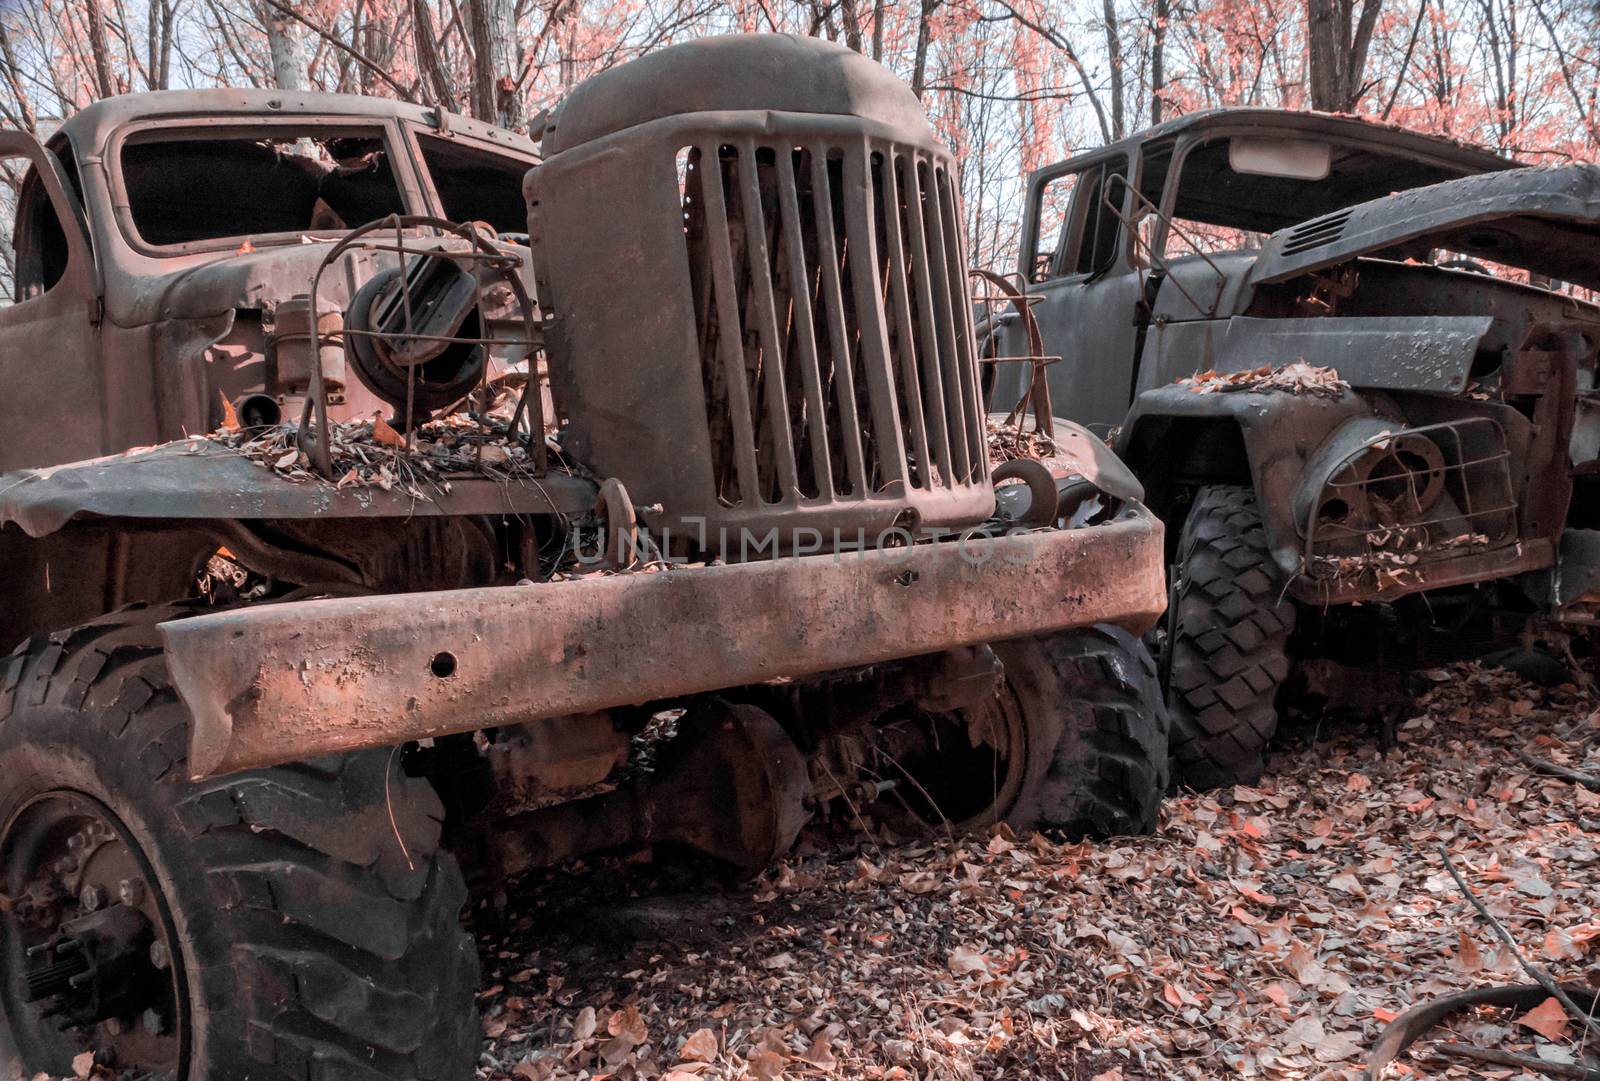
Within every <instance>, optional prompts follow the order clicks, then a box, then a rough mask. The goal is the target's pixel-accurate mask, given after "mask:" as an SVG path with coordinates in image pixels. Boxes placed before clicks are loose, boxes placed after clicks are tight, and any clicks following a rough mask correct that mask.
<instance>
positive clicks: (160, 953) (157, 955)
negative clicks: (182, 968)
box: [150, 939, 172, 972]
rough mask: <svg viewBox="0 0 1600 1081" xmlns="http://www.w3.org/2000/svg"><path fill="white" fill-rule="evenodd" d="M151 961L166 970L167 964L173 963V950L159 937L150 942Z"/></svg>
mask: <svg viewBox="0 0 1600 1081" xmlns="http://www.w3.org/2000/svg"><path fill="white" fill-rule="evenodd" d="M150 963H151V964H152V965H155V966H156V968H158V969H159V970H161V971H162V972H165V971H166V970H167V966H168V965H170V964H172V951H171V950H169V949H167V944H166V943H165V942H162V941H160V940H159V939H158V940H157V941H155V942H152V943H150Z"/></svg>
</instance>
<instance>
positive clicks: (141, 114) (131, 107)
mask: <svg viewBox="0 0 1600 1081" xmlns="http://www.w3.org/2000/svg"><path fill="white" fill-rule="evenodd" d="M252 116H348V117H351V118H352V119H357V120H389V119H392V118H398V119H401V120H409V121H412V122H413V123H417V124H424V125H427V126H428V127H432V128H438V129H441V130H448V131H457V132H461V133H463V134H466V135H470V136H472V137H474V138H477V139H483V140H485V141H487V142H492V143H500V144H501V145H503V146H506V147H507V148H509V149H513V150H516V151H518V152H519V153H523V154H537V153H538V147H537V146H536V145H535V144H534V143H533V141H532V140H530V139H529V138H528V137H527V136H525V135H519V134H517V133H516V132H512V131H507V130H506V129H504V128H497V127H495V126H494V125H492V124H485V123H483V122H482V121H480V120H472V119H469V118H468V117H464V116H460V115H457V114H455V113H450V112H445V111H442V110H439V109H433V108H427V107H424V106H421V105H413V104H411V103H410V102H404V101H396V100H394V99H393V98H376V97H364V96H362V95H359V94H321V93H312V92H305V91H295V92H290V91H282V90H258V89H247V88H218V89H206V90H155V91H150V92H148V93H142V94H119V95H117V96H116V97H111V98H104V99H102V100H100V101H97V102H95V103H93V104H92V105H88V106H86V107H85V108H83V109H82V110H80V111H79V112H78V113H76V114H75V115H73V116H72V117H70V118H69V119H67V120H66V121H65V122H64V123H63V124H62V125H61V127H60V131H61V132H62V133H64V134H65V135H66V136H67V137H68V138H70V139H71V140H72V143H73V145H74V146H76V147H99V146H101V145H102V144H103V143H104V141H105V139H106V138H107V137H108V136H109V135H110V134H111V132H112V131H114V130H115V129H117V128H119V127H121V126H122V125H123V124H126V123H128V122H130V121H134V120H153V119H162V120H168V119H177V118H182V117H195V118H196V119H198V120H201V121H205V120H219V121H225V122H233V121H237V120H240V119H245V118H248V117H252Z"/></svg>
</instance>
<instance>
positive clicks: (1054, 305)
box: [990, 153, 1142, 435]
mask: <svg viewBox="0 0 1600 1081" xmlns="http://www.w3.org/2000/svg"><path fill="white" fill-rule="evenodd" d="M1127 176H1128V157H1127V155H1126V154H1124V153H1113V154H1108V155H1104V156H1101V157H1098V158H1095V159H1092V160H1089V161H1087V162H1083V163H1082V164H1078V163H1074V162H1069V163H1067V164H1066V166H1064V167H1060V168H1058V169H1050V170H1044V171H1042V172H1040V173H1038V174H1036V175H1035V176H1034V178H1033V182H1032V183H1031V184H1030V185H1029V198H1028V214H1027V219H1026V221H1025V223H1024V240H1023V245H1022V259H1023V262H1022V273H1023V277H1024V278H1025V280H1026V281H1027V282H1028V292H1029V293H1030V294H1032V295H1033V296H1035V297H1038V298H1039V299H1038V300H1036V301H1035V302H1034V304H1033V313H1034V317H1035V318H1036V319H1037V320H1038V322H1039V331H1040V334H1041V335H1042V336H1043V338H1044V351H1045V353H1046V354H1047V355H1052V356H1060V357H1061V360H1060V361H1059V362H1058V363H1056V364H1053V365H1051V366H1050V368H1049V369H1048V372H1049V381H1050V398H1051V406H1052V408H1053V410H1054V412H1055V414H1056V415H1057V416H1061V417H1066V418H1068V419H1070V420H1075V421H1077V422H1079V423H1080V424H1084V425H1087V426H1088V427H1090V428H1091V429H1092V430H1094V431H1095V432H1097V433H1099V434H1102V435H1103V434H1105V433H1106V432H1107V431H1108V430H1109V429H1110V428H1112V427H1113V426H1115V425H1117V424H1120V423H1121V422H1122V418H1123V415H1124V414H1125V413H1127V411H1128V404H1129V402H1130V400H1131V397H1130V395H1131V388H1132V383H1133V365H1134V350H1135V348H1136V345H1137V342H1138V333H1139V326H1138V314H1139V310H1138V305H1139V299H1140V292H1141V289H1142V284H1141V275H1140V273H1139V270H1138V267H1137V266H1136V265H1135V264H1134V262H1133V260H1132V252H1131V245H1130V243H1129V240H1128V238H1127V236H1126V235H1125V233H1126V231H1125V230H1124V228H1123V222H1122V219H1123V218H1127V217H1129V206H1130V203H1131V202H1132V200H1131V198H1130V195H1129V191H1128V183H1127ZM1001 344H1002V349H1001V352H1002V355H1004V354H1006V353H1009V354H1011V355H1021V354H1025V353H1026V352H1027V346H1026V338H1025V337H1024V335H1023V334H1022V333H1021V330H1020V328H1019V327H1017V326H1015V325H1013V326H1011V327H1008V328H1007V334H1006V336H1005V338H1004V339H1003V341H1002V343H1001ZM998 368H999V370H998V371H997V372H996V373H995V377H994V384H995V390H994V393H993V394H992V395H991V398H990V408H992V409H997V410H1008V409H1010V408H1011V406H1012V405H1014V404H1015V403H1016V401H1017V399H1018V398H1019V397H1020V396H1021V394H1022V392H1023V390H1024V389H1025V388H1026V386H1027V382H1028V379H1029V376H1030V372H1029V369H1028V366H1027V365H1025V364H1004V363H1002V364H1000V365H999V366H998Z"/></svg>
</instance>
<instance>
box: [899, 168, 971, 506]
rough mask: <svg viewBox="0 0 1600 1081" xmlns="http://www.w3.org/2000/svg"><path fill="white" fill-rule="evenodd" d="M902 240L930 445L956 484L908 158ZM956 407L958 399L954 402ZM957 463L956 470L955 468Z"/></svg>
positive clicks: (915, 175) (923, 229) (917, 179)
mask: <svg viewBox="0 0 1600 1081" xmlns="http://www.w3.org/2000/svg"><path fill="white" fill-rule="evenodd" d="M905 172H906V195H905V201H906V218H907V224H906V241H907V243H908V244H910V245H911V264H912V267H913V268H914V274H915V280H916V289H917V316H918V346H919V348H918V352H920V353H921V355H922V370H923V385H924V387H925V388H926V393H927V401H928V413H929V428H930V430H931V431H933V432H934V433H935V434H934V435H933V442H934V445H935V446H937V447H938V450H939V466H940V468H941V469H943V470H944V476H945V483H947V484H956V483H958V482H959V481H960V480H961V479H964V478H963V474H964V473H965V472H966V470H965V462H964V461H961V460H960V459H959V458H957V459H952V457H951V455H952V445H951V437H950V432H951V429H952V427H956V430H959V426H952V425H951V424H950V421H949V417H948V407H949V403H947V402H946V400H945V390H944V385H943V383H944V365H943V364H941V363H940V354H939V331H938V323H937V320H938V314H937V313H938V309H937V308H935V307H934V304H933V296H934V293H933V285H932V281H931V275H930V270H931V267H932V263H931V261H930V260H929V258H928V231H927V225H926V223H924V221H923V214H922V183H921V174H920V170H919V168H918V162H917V159H916V156H915V155H911V156H910V157H909V158H908V159H907V162H906V170H905ZM955 404H956V406H957V408H958V409H959V408H960V404H961V403H960V400H959V399H956V402H955ZM958 462H959V465H960V468H957V463H958Z"/></svg>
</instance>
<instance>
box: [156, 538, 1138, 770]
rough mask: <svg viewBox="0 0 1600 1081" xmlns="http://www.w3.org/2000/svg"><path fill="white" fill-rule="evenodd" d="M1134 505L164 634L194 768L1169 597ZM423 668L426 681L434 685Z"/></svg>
mask: <svg viewBox="0 0 1600 1081" xmlns="http://www.w3.org/2000/svg"><path fill="white" fill-rule="evenodd" d="M1165 604H1166V590H1165V586H1164V585H1163V575H1162V555H1161V529H1160V526H1159V524H1158V523H1156V522H1155V521H1154V520H1153V519H1152V518H1150V517H1149V516H1148V515H1147V514H1146V513H1145V512H1143V511H1142V510H1141V509H1130V510H1128V511H1126V512H1124V515H1123V517H1121V518H1120V519H1119V520H1118V521H1116V522H1114V523H1112V524H1110V525H1106V526H1100V527H1095V528H1092V529H1080V530H1069V531H1048V532H1031V533H1021V534H1016V535H1013V536H1008V537H1002V538H993V539H977V538H972V539H969V540H966V541H964V542H961V543H959V544H958V543H954V542H952V543H945V544H930V545H917V546H915V547H912V548H908V549H902V550H899V551H889V550H885V551H869V552H856V553H845V554H839V555H825V556H812V557H806V558H793V559H778V560H770V561H766V562H760V563H748V564H739V565H730V566H718V567H701V568H693V569H685V570H678V571H669V572H665V573H658V574H644V575H622V576H615V577H606V578H597V579H584V580H581V581H576V582H564V583H552V584H539V585H527V586H517V587H509V588H496V589H478V590H462V591H457V592H447V593H434V594H409V595H402V596H382V597H362V598H351V599H347V600H344V599H341V600H322V601H307V602H301V603H294V604H282V605H266V606H260V607H256V608H249V609H241V610H238V611H232V612H223V613H218V614H215V615H205V616H198V617H196V618H194V619H187V620H181V621H178V622H173V623H166V624H163V625H162V633H163V635H164V637H165V641H166V645H167V654H168V658H169V663H170V665H171V668H172V672H173V675H174V678H175V680H176V683H177V686H178V687H179V688H180V692H181V693H182V695H183V697H184V701H185V702H187V703H188V705H189V707H190V708H191V710H192V711H193V715H194V729H193V737H192V741H191V748H190V756H189V768H190V770H191V771H192V772H193V773H194V774H195V775H197V776H203V775H208V774H214V773H223V772H229V771H232V770H238V769H244V768H247V767H249V766H256V765H264V764H267V763H275V762H288V761H294V760H297V759H302V758H307V757H314V756H316V755H318V754H326V753H330V752H333V751H338V750H347V749H349V748H352V747H360V746H373V745H382V744H390V743H398V742H401V741H404V740H408V739H418V738H421V737H424V736H434V735H442V734H444V733H448V732H463V731H469V730H471V729H475V728H482V727H489V726H495V725H506V724H518V723H522V722H525V721H529V720H532V719H534V718H537V717H544V716H557V715H560V714H565V713H587V712H594V711H597V710H603V709H608V708H611V707H614V706H619V705H625V704H631V703H637V702H641V701H649V700H655V699H663V698H672V697H675V696H679V695H687V694H694V693H697V692H702V691H710V690H716V689H719V688H724V687H730V686H738V685H742V684H749V683H758V682H761V681H765V680H770V679H777V678H781V677H792V676H800V675H806V674H810V673H816V672H822V671H827V670H830V669H834V668H847V667H851V666H856V665H863V664H872V663H874V662H878V661H884V660H889V659H892V658H897V657H908V656H915V655H917V654H922V653H929V652H936V651H939V650H943V649H949V648H951V647H954V646H961V645H973V644H977V643H980V642H985V641H992V640H995V639H1001V638H1012V637H1019V636H1024V635H1030V634H1035V633H1039V632H1042V631H1047V630H1055V629H1061V628H1068V627H1076V626H1084V625H1087V624H1090V623H1097V622H1117V623H1122V624H1124V625H1126V626H1127V627H1129V628H1130V629H1132V630H1134V631H1136V632H1142V631H1143V630H1144V629H1147V628H1148V627H1149V626H1150V625H1151V624H1152V623H1153V622H1154V620H1155V618H1156V616H1157V614H1158V613H1159V612H1160V611H1161V610H1162V609H1163V608H1164V607H1165ZM439 673H443V674H442V675H441V674H439Z"/></svg>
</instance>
